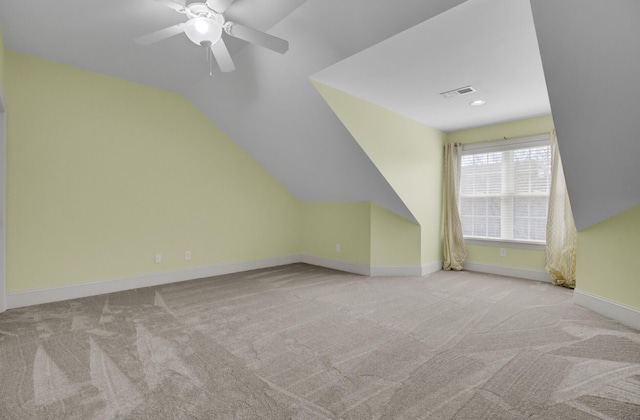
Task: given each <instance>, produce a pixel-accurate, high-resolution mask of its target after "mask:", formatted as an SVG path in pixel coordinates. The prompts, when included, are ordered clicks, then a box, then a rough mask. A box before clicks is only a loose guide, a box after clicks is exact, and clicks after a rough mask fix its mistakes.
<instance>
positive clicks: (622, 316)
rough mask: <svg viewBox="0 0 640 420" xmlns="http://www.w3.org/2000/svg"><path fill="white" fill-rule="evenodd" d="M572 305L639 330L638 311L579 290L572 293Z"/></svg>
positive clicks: (639, 311) (639, 312)
mask: <svg viewBox="0 0 640 420" xmlns="http://www.w3.org/2000/svg"><path fill="white" fill-rule="evenodd" d="M573 303H575V304H576V305H578V306H582V307H583V308H587V309H589V310H591V311H593V312H596V313H598V314H600V315H604V316H606V317H607V318H611V319H614V320H616V321H618V322H619V323H621V324H624V325H626V326H628V327H631V328H635V329H636V330H640V309H637V308H634V307H631V306H628V305H625V304H623V303H620V302H615V301H613V300H609V299H607V298H603V297H601V296H597V295H594V294H591V293H589V292H585V291H584V290H579V289H576V290H574V291H573Z"/></svg>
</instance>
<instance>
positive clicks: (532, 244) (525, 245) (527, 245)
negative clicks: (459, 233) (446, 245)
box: [464, 238, 546, 250]
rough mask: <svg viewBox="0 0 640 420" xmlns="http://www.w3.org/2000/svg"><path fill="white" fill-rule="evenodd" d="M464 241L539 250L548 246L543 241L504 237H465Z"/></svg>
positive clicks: (474, 243)
mask: <svg viewBox="0 0 640 420" xmlns="http://www.w3.org/2000/svg"><path fill="white" fill-rule="evenodd" d="M464 243H465V244H467V245H484V246H503V247H506V248H523V249H538V250H544V249H545V248H546V245H545V244H541V243H536V242H518V241H509V240H504V239H474V238H464Z"/></svg>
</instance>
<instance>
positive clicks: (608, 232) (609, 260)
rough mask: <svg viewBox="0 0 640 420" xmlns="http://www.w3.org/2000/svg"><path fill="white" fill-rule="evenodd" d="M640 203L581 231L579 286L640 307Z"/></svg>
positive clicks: (578, 270) (578, 264) (579, 238)
mask: <svg viewBox="0 0 640 420" xmlns="http://www.w3.org/2000/svg"><path fill="white" fill-rule="evenodd" d="M639 256H640V206H635V207H632V208H631V209H629V210H626V211H624V212H622V213H619V214H617V215H616V216H613V217H611V218H609V219H607V220H604V221H602V222H600V223H598V224H595V225H593V226H591V227H589V228H587V229H584V230H582V231H580V232H578V254H577V272H576V278H577V281H576V283H577V285H576V289H578V290H583V291H585V292H589V293H592V294H595V295H598V296H601V297H603V298H606V299H609V300H613V301H616V302H620V303H623V304H625V305H628V306H632V307H634V308H637V309H640V274H638V268H637V266H636V262H637V260H638V257H639Z"/></svg>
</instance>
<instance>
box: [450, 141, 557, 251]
mask: <svg viewBox="0 0 640 420" xmlns="http://www.w3.org/2000/svg"><path fill="white" fill-rule="evenodd" d="M543 146H549V147H550V146H551V133H544V134H537V135H533V136H525V137H517V138H512V139H507V138H506V137H505V139H504V140H493V141H485V142H478V143H469V144H464V145H463V146H462V156H464V155H470V154H480V153H495V152H505V151H509V150H518V149H529V148H534V147H543ZM460 171H461V172H460V176H461V177H462V168H460ZM460 190H461V188H460V189H459V191H460ZM458 208H460V193H459V196H458ZM547 217H548V214H547ZM464 241H465V243H466V244H470V245H485V246H486V245H490V246H499V245H505V246H508V247H510V248H524V249H545V248H546V238H545V242H538V241H526V240H519V239H501V238H478V237H464Z"/></svg>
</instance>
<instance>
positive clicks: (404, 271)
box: [371, 265, 422, 277]
mask: <svg viewBox="0 0 640 420" xmlns="http://www.w3.org/2000/svg"><path fill="white" fill-rule="evenodd" d="M420 276H422V267H420V266H419V265H372V266H371V277H420Z"/></svg>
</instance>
